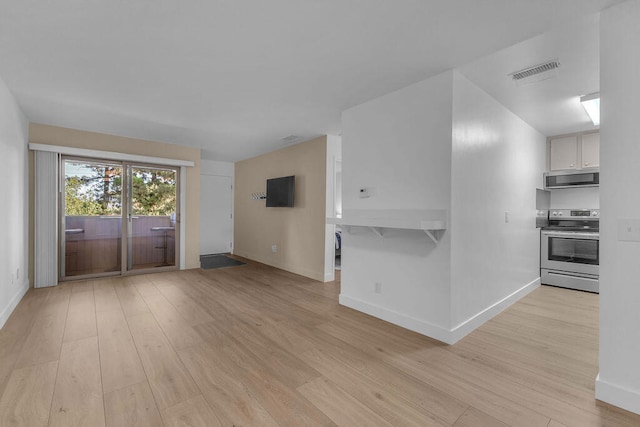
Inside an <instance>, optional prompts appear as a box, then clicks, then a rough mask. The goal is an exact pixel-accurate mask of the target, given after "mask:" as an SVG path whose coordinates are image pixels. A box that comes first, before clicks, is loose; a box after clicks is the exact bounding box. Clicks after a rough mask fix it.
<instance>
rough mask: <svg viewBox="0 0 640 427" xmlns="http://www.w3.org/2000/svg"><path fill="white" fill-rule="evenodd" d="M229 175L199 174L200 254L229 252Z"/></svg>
mask: <svg viewBox="0 0 640 427" xmlns="http://www.w3.org/2000/svg"><path fill="white" fill-rule="evenodd" d="M231 184H232V182H231V177H229V176H217V175H201V176H200V255H208V254H219V253H225V252H231V249H232V247H231V246H232V244H231V243H232V242H233V218H232V217H231V213H232V205H231V200H232V198H231V195H232V190H231Z"/></svg>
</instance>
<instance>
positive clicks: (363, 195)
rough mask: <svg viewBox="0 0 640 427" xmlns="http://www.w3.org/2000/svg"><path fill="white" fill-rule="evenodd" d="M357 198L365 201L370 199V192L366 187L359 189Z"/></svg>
mask: <svg viewBox="0 0 640 427" xmlns="http://www.w3.org/2000/svg"><path fill="white" fill-rule="evenodd" d="M358 196H359V197H360V198H361V199H366V198H367V197H371V192H370V191H369V189H368V188H367V187H360V189H359V190H358Z"/></svg>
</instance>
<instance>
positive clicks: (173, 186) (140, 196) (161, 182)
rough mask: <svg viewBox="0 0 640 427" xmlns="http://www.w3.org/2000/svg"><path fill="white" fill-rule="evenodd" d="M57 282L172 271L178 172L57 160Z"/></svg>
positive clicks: (90, 161)
mask: <svg viewBox="0 0 640 427" xmlns="http://www.w3.org/2000/svg"><path fill="white" fill-rule="evenodd" d="M60 170H61V171H62V181H63V185H62V188H63V193H64V197H63V198H61V199H62V200H61V211H62V213H63V215H61V224H60V236H61V238H60V246H61V251H60V254H61V256H60V276H61V279H63V280H64V279H71V278H79V277H97V276H106V275H120V274H126V273H127V272H131V271H137V272H138V271H145V270H150V271H155V270H158V269H174V268H175V267H176V260H177V254H178V251H177V247H178V246H177V242H178V239H177V238H176V237H177V233H176V223H177V219H178V218H179V212H178V206H179V203H178V197H179V194H178V170H177V168H167V167H161V166H153V165H133V164H128V163H124V162H121V163H118V162H107V161H101V160H93V159H77V158H64V157H63V158H62V167H61V168H60Z"/></svg>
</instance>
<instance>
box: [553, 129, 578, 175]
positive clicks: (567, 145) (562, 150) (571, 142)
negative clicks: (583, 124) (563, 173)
mask: <svg viewBox="0 0 640 427" xmlns="http://www.w3.org/2000/svg"><path fill="white" fill-rule="evenodd" d="M550 144H551V151H550V153H549V169H550V170H552V171H557V170H567V169H577V159H578V137H577V136H567V137H564V138H553V139H551V141H550Z"/></svg>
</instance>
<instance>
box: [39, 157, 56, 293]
mask: <svg viewBox="0 0 640 427" xmlns="http://www.w3.org/2000/svg"><path fill="white" fill-rule="evenodd" d="M34 154H35V156H34V157H35V203H34V216H35V218H34V219H35V226H34V234H35V236H34V242H35V243H34V252H35V254H34V255H35V256H34V279H33V280H34V286H35V287H36V288H44V287H47V286H55V285H57V284H58V226H57V225H58V197H57V196H58V154H57V153H52V152H47V151H35V152H34Z"/></svg>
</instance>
